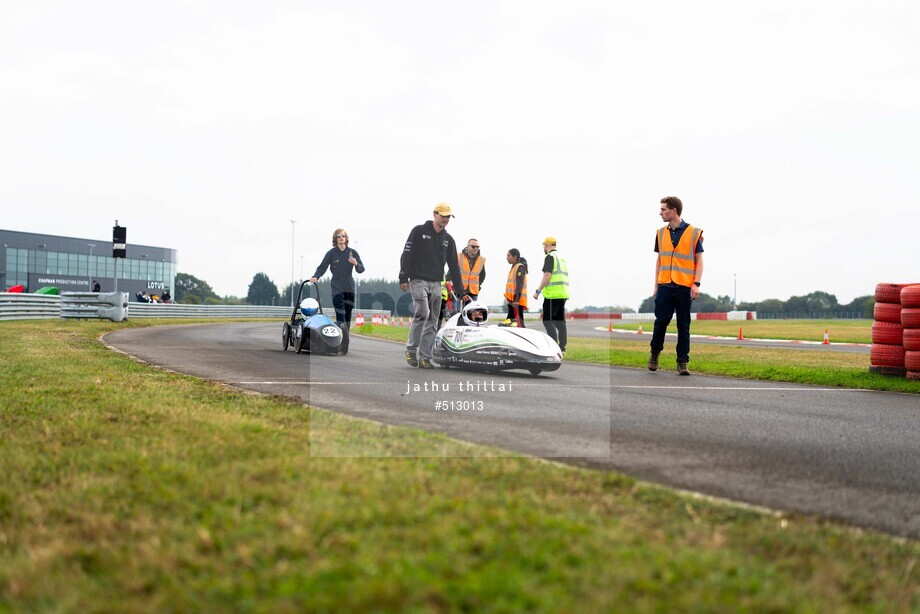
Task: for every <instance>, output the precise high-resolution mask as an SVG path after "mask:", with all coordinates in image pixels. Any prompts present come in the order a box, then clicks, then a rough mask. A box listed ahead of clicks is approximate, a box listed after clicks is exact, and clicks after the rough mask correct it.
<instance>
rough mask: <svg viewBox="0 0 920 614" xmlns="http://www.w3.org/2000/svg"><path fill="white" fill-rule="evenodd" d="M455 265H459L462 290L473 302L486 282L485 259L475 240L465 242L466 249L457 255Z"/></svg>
mask: <svg viewBox="0 0 920 614" xmlns="http://www.w3.org/2000/svg"><path fill="white" fill-rule="evenodd" d="M457 264H459V265H460V277H461V278H462V279H463V289H464V290H465V291H466V292H467V293H468V294H469V295H470V298H471V299H472V300H474V301H475V300H476V298H477V297H478V296H479V287H480V286H481V285H482V282H484V281H485V280H486V258H485V256H483V255H481V254H480V253H479V241H478V240H477V239H470V240H469V241H467V242H466V247H464V248H463V250H461V251H460V253H458V254H457Z"/></svg>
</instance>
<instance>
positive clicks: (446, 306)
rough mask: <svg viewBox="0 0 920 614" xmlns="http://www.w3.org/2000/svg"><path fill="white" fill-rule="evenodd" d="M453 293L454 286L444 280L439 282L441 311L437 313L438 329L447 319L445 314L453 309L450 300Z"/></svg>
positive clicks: (451, 300)
mask: <svg viewBox="0 0 920 614" xmlns="http://www.w3.org/2000/svg"><path fill="white" fill-rule="evenodd" d="M453 292H454V284H452V283H451V282H449V281H447V279H446V278H445V279H444V280H443V281H442V282H441V311H440V313H438V328H441V323H442V322H444V320H445V319H446V318H447V312H448V311H449V310H451V309H453V308H454V304H453V299H452V298H451V294H453Z"/></svg>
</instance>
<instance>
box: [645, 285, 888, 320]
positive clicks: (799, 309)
mask: <svg viewBox="0 0 920 614" xmlns="http://www.w3.org/2000/svg"><path fill="white" fill-rule="evenodd" d="M874 307H875V297H874V296H873V295H866V296H858V297H856V298H855V299H853V300H852V301H850V302H849V303H843V304H842V303H840V302H839V301H838V300H837V297H836V296H834V295H833V294H830V293H828V292H823V291H820V290H817V291H815V292H812V293H810V294H806V295H804V296H791V297H789V298H788V299H787V300H785V301H783V300H780V299H778V298H769V299H766V300H763V301H755V302H739V303H738V304H737V306H735V305H733V304H732V299H731V297H730V296H715V297H713V296H710V295H708V294H705V293H700V296H699V298H697V299H696V300H695V301H693V303H692V305H691V307H690V311H691V312H695V313H716V312H723V311H736V310H737V311H756V312H757V317H777V318H783V317H787V318H796V317H799V318H802V317H828V318H872V309H873V308H874ZM639 311H640V312H641V313H650V312H653V311H655V299H654V297H651V296H650V297H648V298H647V299H645V300H644V301H642V304H641V305H640V306H639Z"/></svg>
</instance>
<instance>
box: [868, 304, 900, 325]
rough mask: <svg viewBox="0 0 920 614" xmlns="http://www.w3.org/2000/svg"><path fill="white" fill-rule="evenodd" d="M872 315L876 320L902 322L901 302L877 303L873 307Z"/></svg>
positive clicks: (893, 322)
mask: <svg viewBox="0 0 920 614" xmlns="http://www.w3.org/2000/svg"><path fill="white" fill-rule="evenodd" d="M872 316H873V319H874V320H875V321H876V322H891V323H892V324H900V323H901V304H900V303H876V304H875V307H873V308H872Z"/></svg>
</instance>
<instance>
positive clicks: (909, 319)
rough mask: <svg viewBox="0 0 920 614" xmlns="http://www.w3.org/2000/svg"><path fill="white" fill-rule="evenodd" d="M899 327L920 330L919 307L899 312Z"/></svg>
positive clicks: (907, 308) (906, 308)
mask: <svg viewBox="0 0 920 614" xmlns="http://www.w3.org/2000/svg"><path fill="white" fill-rule="evenodd" d="M901 326H903V327H904V328H920V307H905V308H904V309H902V310H901Z"/></svg>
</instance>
